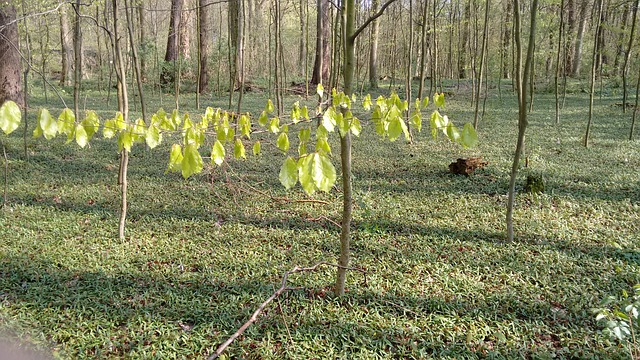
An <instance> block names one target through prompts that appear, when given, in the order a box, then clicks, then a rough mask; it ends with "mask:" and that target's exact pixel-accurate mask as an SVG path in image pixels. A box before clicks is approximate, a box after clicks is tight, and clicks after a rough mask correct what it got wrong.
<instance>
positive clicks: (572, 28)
mask: <svg viewBox="0 0 640 360" xmlns="http://www.w3.org/2000/svg"><path fill="white" fill-rule="evenodd" d="M578 1H582V0H578ZM566 10H567V32H566V33H567V41H566V46H565V59H564V60H565V65H564V75H570V74H572V71H573V52H574V49H573V47H574V41H575V39H576V34H575V32H576V0H567V9H566Z"/></svg>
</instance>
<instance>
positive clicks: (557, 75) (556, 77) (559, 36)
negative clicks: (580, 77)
mask: <svg viewBox="0 0 640 360" xmlns="http://www.w3.org/2000/svg"><path fill="white" fill-rule="evenodd" d="M563 32H564V0H561V2H560V25H559V26H558V52H557V53H556V72H555V75H554V85H555V96H556V124H559V123H560V95H559V86H558V83H559V78H560V52H561V51H562V33H563Z"/></svg>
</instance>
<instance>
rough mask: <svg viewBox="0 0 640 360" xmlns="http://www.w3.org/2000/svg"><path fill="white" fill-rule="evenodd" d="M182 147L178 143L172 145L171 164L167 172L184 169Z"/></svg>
mask: <svg viewBox="0 0 640 360" xmlns="http://www.w3.org/2000/svg"><path fill="white" fill-rule="evenodd" d="M183 158H184V157H183V156H182V147H181V146H180V145H178V144H173V146H171V153H170V154H169V166H168V167H167V172H169V171H171V172H175V171H180V170H181V169H182V159H183Z"/></svg>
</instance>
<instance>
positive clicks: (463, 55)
mask: <svg viewBox="0 0 640 360" xmlns="http://www.w3.org/2000/svg"><path fill="white" fill-rule="evenodd" d="M463 14H464V15H463V18H462V22H463V24H462V26H463V27H462V44H461V46H460V49H459V56H460V61H458V78H459V79H466V78H467V46H468V43H469V25H470V24H469V23H470V19H471V1H470V0H468V1H467V2H466V3H465V5H464V12H463ZM432 81H433V80H432Z"/></svg>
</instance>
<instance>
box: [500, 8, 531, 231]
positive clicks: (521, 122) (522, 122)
mask: <svg viewBox="0 0 640 360" xmlns="http://www.w3.org/2000/svg"><path fill="white" fill-rule="evenodd" d="M513 5H514V6H513V8H514V20H515V33H514V35H515V40H516V73H515V74H514V76H515V78H516V88H517V93H518V142H517V145H516V153H515V155H514V157H513V165H512V166H511V178H510V180H509V199H508V202H507V239H508V241H513V239H514V232H513V206H514V202H515V188H516V176H517V174H518V167H519V166H520V156H521V155H522V151H523V149H524V136H525V131H526V130H527V125H528V121H527V81H528V80H529V77H530V74H529V71H530V70H531V64H532V63H533V61H534V58H533V56H534V54H533V49H534V45H535V39H536V18H537V12H538V0H533V2H532V3H531V24H530V30H529V44H528V45H527V59H526V61H525V64H524V73H522V72H521V71H522V45H521V36H522V35H521V25H520V1H519V0H514V2H513Z"/></svg>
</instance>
